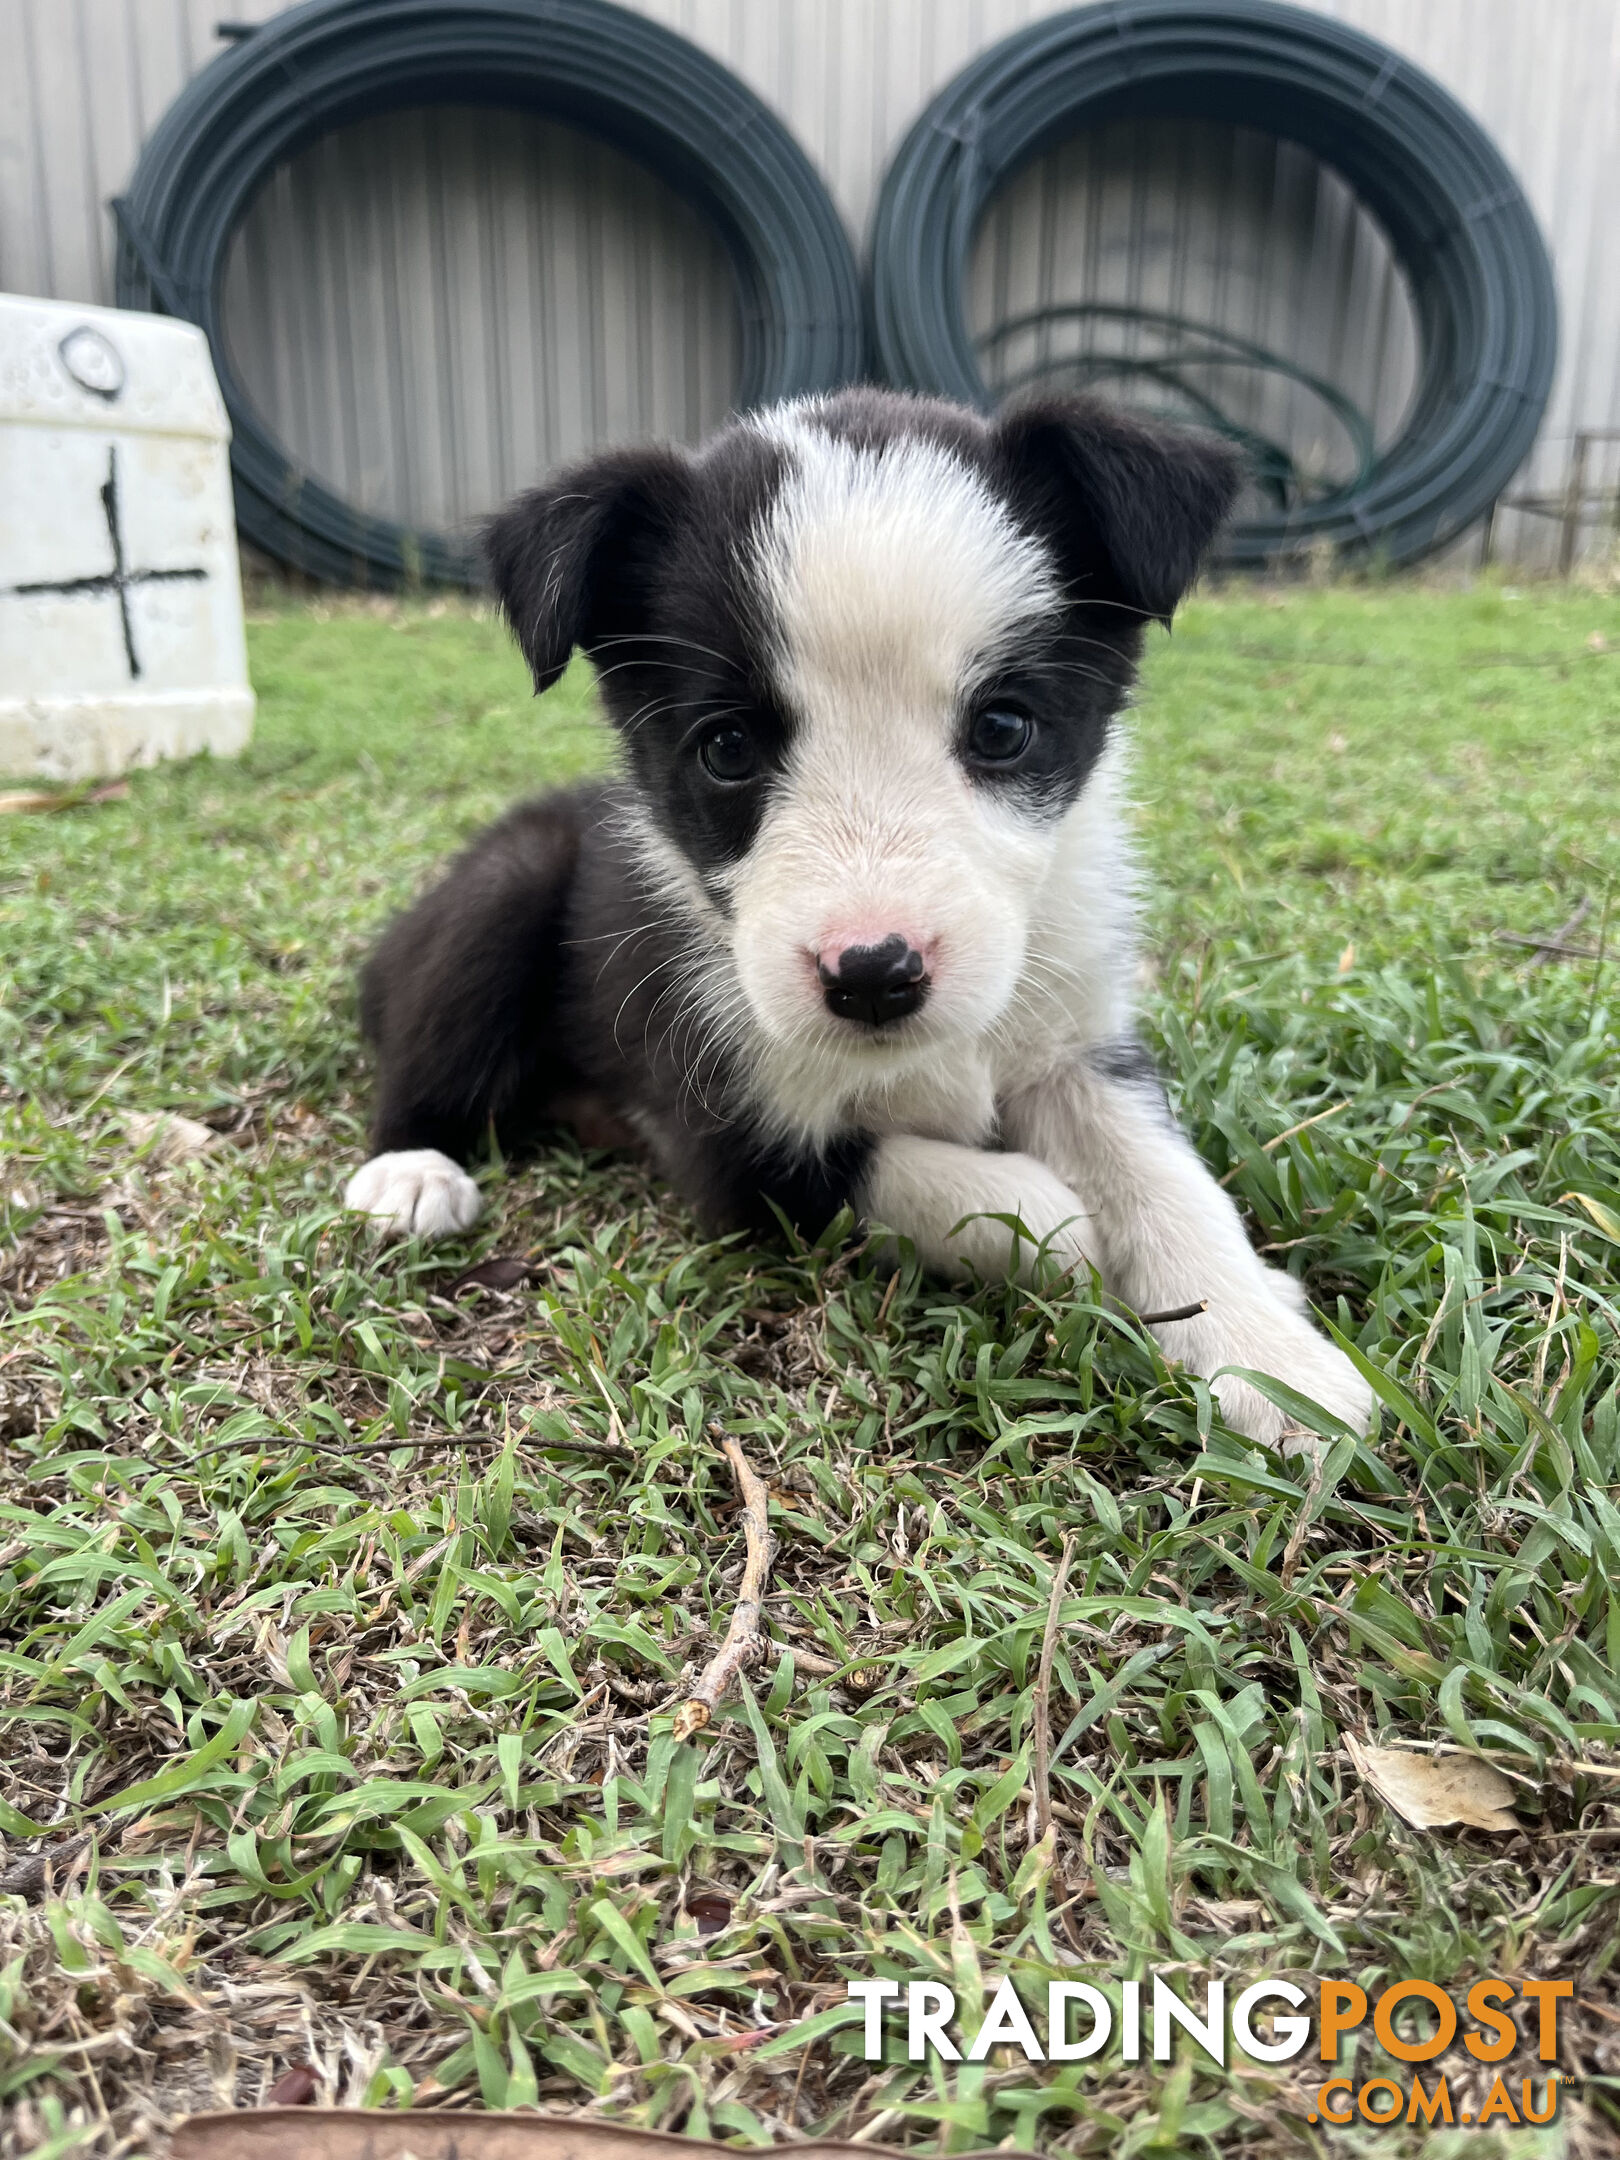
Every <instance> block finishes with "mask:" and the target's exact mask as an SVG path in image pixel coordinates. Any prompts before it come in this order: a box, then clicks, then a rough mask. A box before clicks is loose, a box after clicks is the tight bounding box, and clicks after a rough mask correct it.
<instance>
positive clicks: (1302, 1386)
mask: <svg viewBox="0 0 1620 2160" xmlns="http://www.w3.org/2000/svg"><path fill="white" fill-rule="evenodd" d="M1217 1364H1219V1365H1244V1366H1247V1367H1248V1369H1249V1370H1250V1371H1251V1372H1259V1373H1264V1374H1265V1375H1266V1377H1267V1378H1268V1379H1270V1380H1281V1381H1282V1382H1283V1383H1284V1385H1285V1386H1288V1387H1291V1388H1293V1389H1294V1390H1295V1391H1296V1393H1298V1394H1300V1395H1304V1396H1306V1397H1308V1398H1309V1400H1310V1401H1311V1402H1313V1403H1316V1404H1318V1405H1320V1407H1321V1408H1322V1409H1324V1410H1328V1411H1331V1412H1332V1414H1333V1415H1334V1416H1335V1417H1337V1418H1342V1419H1343V1420H1344V1422H1345V1424H1346V1425H1348V1426H1349V1427H1350V1428H1351V1429H1352V1431H1354V1432H1357V1433H1364V1432H1365V1431H1366V1430H1367V1428H1368V1426H1369V1425H1370V1424H1371V1422H1372V1415H1373V1392H1372V1389H1371V1388H1370V1387H1368V1385H1367V1383H1366V1381H1365V1380H1363V1379H1362V1377H1361V1375H1360V1373H1358V1372H1357V1370H1356V1368H1355V1367H1354V1366H1353V1365H1352V1364H1351V1362H1350V1360H1349V1359H1348V1358H1347V1357H1346V1356H1345V1354H1344V1352H1343V1351H1342V1350H1340V1349H1339V1348H1338V1346H1337V1345H1336V1344H1334V1343H1330V1342H1329V1341H1328V1339H1327V1337H1326V1336H1325V1335H1319V1334H1318V1333H1317V1331H1316V1329H1315V1328H1314V1327H1313V1326H1312V1325H1311V1323H1310V1321H1309V1320H1307V1319H1305V1318H1303V1317H1302V1316H1301V1315H1300V1314H1298V1313H1296V1312H1294V1311H1292V1310H1291V1309H1290V1308H1289V1307H1287V1306H1285V1305H1282V1304H1279V1305H1278V1306H1277V1307H1276V1308H1275V1311H1274V1313H1273V1314H1271V1315H1268V1316H1267V1319H1266V1322H1265V1324H1264V1325H1263V1326H1261V1327H1255V1326H1254V1325H1253V1324H1252V1322H1251V1324H1250V1325H1249V1326H1247V1327H1245V1328H1244V1329H1243V1330H1242V1331H1241V1332H1240V1333H1239V1335H1238V1336H1237V1338H1236V1339H1235V1340H1229V1341H1228V1342H1227V1343H1226V1344H1225V1345H1224V1347H1223V1348H1222V1350H1221V1353H1220V1355H1219V1357H1218V1358H1216V1359H1213V1360H1211V1362H1210V1363H1209V1364H1208V1365H1207V1366H1206V1368H1205V1370H1206V1371H1211V1372H1212V1371H1213V1370H1214V1369H1215V1366H1216V1365H1217ZM1211 1385H1212V1386H1213V1388H1214V1392H1215V1398H1216V1400H1217V1401H1218V1402H1219V1404H1220V1406H1221V1414H1222V1415H1223V1416H1224V1417H1225V1419H1226V1422H1227V1423H1228V1424H1229V1425H1231V1426H1233V1427H1235V1429H1236V1430H1237V1431H1238V1432H1240V1433H1245V1434H1247V1436H1248V1437H1249V1439H1251V1440H1259V1441H1262V1442H1263V1443H1264V1444H1265V1446H1267V1447H1274V1448H1279V1449H1280V1450H1281V1451H1282V1453H1283V1454H1285V1455H1292V1454H1312V1453H1315V1452H1317V1451H1319V1450H1320V1449H1321V1447H1322V1445H1323V1443H1322V1440H1321V1437H1320V1435H1319V1434H1316V1433H1312V1432H1309V1431H1307V1430H1305V1429H1304V1428H1302V1427H1301V1426H1300V1425H1299V1424H1298V1423H1297V1422H1296V1421H1295V1420H1294V1419H1293V1418H1291V1417H1290V1416H1289V1415H1288V1413H1287V1411H1286V1410H1279V1409H1278V1408H1277V1405H1276V1404H1275V1403H1274V1402H1269V1401H1268V1400H1267V1399H1266V1397H1265V1396H1264V1395H1262V1394H1261V1393H1260V1390H1259V1389H1258V1388H1257V1387H1254V1386H1252V1385H1251V1384H1250V1382H1249V1381H1247V1380H1240V1379H1239V1378H1238V1377H1237V1375H1236V1374H1235V1373H1224V1374H1222V1375H1221V1377H1220V1378H1219V1379H1216V1380H1213V1381H1212V1382H1211Z"/></svg>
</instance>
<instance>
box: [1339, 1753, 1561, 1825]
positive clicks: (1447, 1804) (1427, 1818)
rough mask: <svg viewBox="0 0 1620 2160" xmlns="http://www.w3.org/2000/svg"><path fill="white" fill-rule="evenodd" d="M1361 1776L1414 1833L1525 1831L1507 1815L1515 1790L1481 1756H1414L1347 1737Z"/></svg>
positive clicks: (1515, 1819) (1353, 1759) (1513, 1817)
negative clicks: (1452, 1827)
mask: <svg viewBox="0 0 1620 2160" xmlns="http://www.w3.org/2000/svg"><path fill="white" fill-rule="evenodd" d="M1344 1744H1345V1748H1346V1751H1347V1752H1348V1754H1349V1757H1350V1760H1351V1762H1352V1763H1353V1764H1354V1765H1355V1769H1356V1774H1357V1776H1358V1777H1359V1778H1360V1779H1361V1780H1362V1782H1363V1783H1364V1784H1367V1785H1370V1786H1371V1787H1372V1789H1373V1791H1374V1792H1375V1793H1377V1795H1378V1797H1379V1799H1380V1800H1382V1801H1383V1803H1384V1805H1385V1806H1386V1807H1387V1808H1391V1809H1393V1810H1394V1812H1395V1813H1396V1814H1397V1815H1399V1816H1400V1818H1401V1820H1402V1822H1406V1823H1410V1824H1411V1826H1412V1828H1413V1829H1414V1830H1438V1829H1441V1828H1443V1827H1444V1826H1445V1825H1446V1824H1448V1823H1460V1824H1461V1825H1462V1826H1463V1828H1464V1829H1467V1830H1497V1831H1510V1830H1520V1829H1522V1828H1523V1827H1524V1825H1523V1824H1522V1823H1521V1822H1520V1821H1519V1819H1518V1817H1517V1816H1516V1815H1512V1814H1510V1813H1509V1812H1508V1810H1509V1808H1510V1806H1511V1804H1512V1800H1513V1786H1512V1785H1511V1783H1510V1782H1509V1781H1508V1779H1507V1778H1505V1777H1504V1776H1503V1775H1502V1773H1501V1771H1500V1770H1493V1769H1492V1768H1491V1766H1490V1764H1489V1763H1488V1762H1481V1761H1480V1759H1479V1757H1478V1756H1477V1755H1411V1754H1408V1753H1407V1752H1406V1750H1405V1749H1404V1748H1381V1747H1368V1746H1366V1745H1365V1744H1364V1743H1363V1742H1362V1741H1360V1740H1357V1739H1356V1738H1355V1737H1354V1735H1353V1734H1351V1733H1346V1734H1345V1737H1344Z"/></svg>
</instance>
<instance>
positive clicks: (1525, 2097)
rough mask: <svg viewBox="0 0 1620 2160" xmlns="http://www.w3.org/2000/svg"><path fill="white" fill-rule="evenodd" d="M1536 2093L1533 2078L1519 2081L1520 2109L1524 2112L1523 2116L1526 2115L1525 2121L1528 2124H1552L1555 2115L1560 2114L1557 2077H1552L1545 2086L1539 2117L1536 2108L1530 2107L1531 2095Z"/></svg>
mask: <svg viewBox="0 0 1620 2160" xmlns="http://www.w3.org/2000/svg"><path fill="white" fill-rule="evenodd" d="M1534 2091H1535V2081H1534V2079H1532V2078H1521V2079H1520V2080H1519V2107H1520V2109H1521V2110H1522V2112H1523V2115H1524V2119H1525V2121H1526V2122H1533V2123H1544V2122H1551V2121H1552V2119H1553V2117H1554V2116H1555V2115H1556V2114H1557V2113H1558V2080H1557V2078H1555V2077H1550V2078H1549V2079H1548V2080H1547V2083H1546V2086H1545V2088H1544V2089H1543V2091H1542V2095H1541V2101H1542V2106H1541V2113H1540V2114H1539V2115H1538V2114H1537V2113H1536V2111H1535V2109H1534V2108H1533V2107H1532V2106H1531V2105H1530V2095H1531V2094H1532V2093H1533V2092H1534Z"/></svg>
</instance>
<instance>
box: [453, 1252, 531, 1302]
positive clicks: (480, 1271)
mask: <svg viewBox="0 0 1620 2160" xmlns="http://www.w3.org/2000/svg"><path fill="white" fill-rule="evenodd" d="M529 1273H530V1270H529V1263H528V1261H527V1260H519V1259H517V1258H516V1257H515V1256H514V1255H513V1254H511V1253H495V1254H493V1255H492V1256H491V1257H490V1258H489V1259H488V1260H480V1261H479V1263H478V1265H477V1266H476V1267H470V1268H468V1270H467V1272H466V1273H465V1274H464V1275H458V1276H457V1277H456V1279H455V1281H454V1282H453V1283H452V1284H451V1285H450V1287H449V1289H448V1290H447V1291H446V1292H445V1295H446V1296H447V1297H460V1295H461V1293H462V1291H463V1290H515V1289H516V1288H517V1286H518V1284H519V1283H525V1282H527V1281H528V1279H529Z"/></svg>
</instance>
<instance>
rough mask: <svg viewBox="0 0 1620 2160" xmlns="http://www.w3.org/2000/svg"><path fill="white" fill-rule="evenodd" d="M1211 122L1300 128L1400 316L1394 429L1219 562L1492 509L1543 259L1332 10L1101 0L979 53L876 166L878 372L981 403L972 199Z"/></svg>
mask: <svg viewBox="0 0 1620 2160" xmlns="http://www.w3.org/2000/svg"><path fill="white" fill-rule="evenodd" d="M1150 117H1151V118H1172V119H1189V120H1191V119H1198V120H1218V121H1226V122H1229V123H1232V124H1234V125H1238V126H1245V127H1252V128H1257V129H1261V130H1264V131H1265V132H1266V133H1267V134H1270V135H1273V136H1280V137H1284V138H1286V139H1287V140H1289V141H1292V142H1296V143H1299V144H1301V145H1302V146H1303V147H1304V148H1305V149H1307V150H1309V151H1310V152H1312V153H1313V154H1314V155H1315V156H1316V157H1317V158H1318V159H1320V160H1321V161H1322V163H1324V164H1326V165H1330V166H1332V167H1333V168H1334V169H1335V170H1336V171H1337V172H1339V173H1340V174H1342V175H1343V177H1344V179H1345V180H1346V181H1347V182H1348V184H1349V186H1350V187H1351V189H1352V190H1353V192H1354V193H1355V195H1356V196H1357V197H1358V198H1359V200H1360V201H1361V202H1362V203H1363V204H1364V205H1365V206H1366V208H1367V209H1368V210H1369V211H1371V213H1372V214H1373V216H1374V217H1375V218H1376V219H1377V220H1378V222H1379V224H1380V225H1381V226H1382V227H1383V229H1384V232H1385V233H1386V235H1387V236H1388V239H1389V242H1390V246H1391V248H1392V249H1393V251H1394V254H1395V256H1396V258H1397V260H1398V261H1399V263H1400V265H1401V268H1402V269H1403V271H1404V272H1405V274H1406V278H1407V281H1408V284H1409V286H1410V289H1411V295H1412V302H1413V306H1414V308H1415V311H1416V315H1417V323H1418V336H1419V345H1420V360H1419V372H1418V381H1417V385H1416V388H1415V391H1414V394H1413V397H1412V401H1411V404H1410V406H1409V409H1408V413H1407V418H1406V421H1405V424H1404V426H1403V427H1402V429H1401V432H1400V435H1399V437H1398V439H1397V440H1396V441H1394V442H1392V443H1391V444H1390V445H1389V446H1388V447H1387V448H1386V449H1385V450H1383V451H1382V452H1380V453H1379V455H1378V456H1377V458H1376V459H1375V460H1374V462H1373V465H1372V468H1371V470H1370V471H1367V472H1365V473H1363V474H1362V475H1361V476H1359V477H1358V479H1357V480H1356V481H1355V482H1354V483H1353V484H1351V485H1350V486H1348V487H1346V488H1343V489H1340V490H1338V491H1336V492H1334V493H1332V494H1329V495H1325V496H1319V497H1318V498H1317V499H1316V500H1314V501H1310V502H1304V503H1300V504H1298V505H1295V506H1291V507H1290V508H1288V509H1287V510H1286V511H1272V512H1268V513H1266V514H1264V515H1261V516H1257V517H1255V518H1253V519H1252V520H1250V521H1249V522H1247V523H1244V524H1240V525H1238V526H1236V527H1234V528H1233V530H1232V531H1231V532H1230V533H1229V534H1228V536H1227V539H1226V542H1225V557H1226V559H1227V560H1228V561H1231V562H1235V563H1245V564H1262V563H1266V562H1271V561H1274V560H1276V559H1277V558H1279V557H1283V556H1286V555H1289V554H1293V553H1297V552H1304V551H1307V550H1309V549H1311V548H1313V547H1315V546H1319V545H1321V544H1322V543H1324V542H1325V543H1328V544H1330V545H1331V546H1333V547H1335V548H1343V549H1348V550H1362V551H1374V552H1377V553H1379V554H1381V555H1382V556H1384V557H1385V558H1387V559H1388V560H1390V561H1392V562H1404V561H1408V560H1411V559H1412V558H1414V557H1416V556H1419V555H1422V554H1425V553H1427V552H1428V551H1429V550H1431V549H1433V548H1436V547H1439V546H1441V545H1442V544H1443V543H1444V542H1445V541H1446V540H1448V539H1450V538H1452V537H1453V536H1454V535H1455V534H1456V533H1458V532H1459V531H1461V530H1462V528H1463V527H1465V526H1466V525H1468V524H1470V523H1471V522H1472V521H1473V520H1474V519H1475V518H1477V517H1478V516H1480V515H1481V513H1482V512H1484V511H1485V510H1487V509H1488V508H1489V507H1490V505H1491V504H1492V503H1493V502H1494V501H1495V499H1496V497H1497V495H1498V494H1499V493H1500V492H1501V490H1502V489H1503V487H1505V486H1506V484H1507V482H1508V481H1509V479H1511V477H1512V475H1513V473H1514V472H1515V470H1516V469H1517V468H1518V466H1519V464H1520V463H1521V462H1522V460H1523V459H1524V457H1525V454H1526V453H1527V452H1528V450H1529V448H1530V445H1531V443H1532V441H1533V440H1534V438H1535V434H1536V430H1537V427H1538V426H1539V424H1540V421H1541V415H1542V410H1543V408H1544V406H1545V404H1546V401H1547V392H1548V388H1549V386H1550V384H1551V381H1552V372H1553V363H1554V360H1555V358H1556V355H1557V298H1556V293H1555V290H1554V285H1553V273H1552V265H1551V263H1550V262H1549V261H1548V258H1547V250H1546V247H1545V245H1544V243H1543V241H1542V238H1541V234H1540V231H1539V230H1538V228H1537V225H1536V221H1535V217H1534V215H1533V214H1532V212H1531V209H1530V206H1529V204H1528V203H1527V202H1526V201H1525V199H1524V195H1523V193H1522V191H1521V190H1520V188H1519V185H1518V183H1517V181H1516V180H1515V179H1514V177H1513V174H1512V173H1511V172H1510V171H1509V169H1508V167H1507V165H1506V163H1505V162H1504V161H1503V159H1502V157H1501V155H1500V153H1499V152H1498V151H1497V149H1496V147H1495V145H1494V144H1493V143H1492V142H1491V140H1490V138H1489V136H1488V135H1486V133H1485V132H1484V130H1483V129H1482V128H1481V127H1480V126H1479V125H1478V123H1477V122H1476V121H1475V120H1473V119H1472V118H1471V117H1470V116H1469V115H1468V114H1467V113H1466V112H1465V111H1464V110H1463V108H1462V107H1461V106H1460V105H1459V104H1458V103H1457V102H1456V100H1455V99H1454V98H1453V97H1451V96H1450V95H1449V94H1448V93H1447V92H1446V91H1444V90H1442V89H1441V88H1440V86H1439V84H1438V83H1436V82H1434V81H1432V80H1431V79H1430V77H1428V76H1427V75H1425V74H1424V73H1423V72H1422V71H1421V69H1419V68H1416V67H1414V66H1413V65H1412V64H1411V62H1410V61H1407V60H1403V59H1401V58H1400V56H1399V55H1398V54H1396V53H1393V52H1391V51H1390V50H1389V49H1388V48H1387V47H1386V46H1383V45H1380V44H1378V43H1377V42H1376V41H1375V40H1374V39H1372V38H1369V37H1365V36H1363V35H1362V34H1361V32H1360V31H1356V30H1350V29H1347V28H1346V27H1345V26H1344V25H1343V24H1342V23H1337V22H1332V21H1329V20H1327V19H1326V18H1325V17H1322V16H1318V15H1309V14H1306V13H1305V12H1303V11H1302V10H1300V9H1297V8H1292V7H1285V6H1281V5H1276V4H1273V0H1229V4H1227V5H1214V6H1211V5H1208V4H1205V5H1202V6H1194V5H1188V4H1186V0H1108V4H1107V5H1104V6H1098V7H1087V8H1080V9H1076V10H1075V11H1074V12H1072V13H1070V14H1065V15H1057V16H1052V17H1049V18H1047V20H1045V21H1043V22H1038V23H1035V24H1032V25H1031V26H1030V27H1029V28H1028V29H1025V30H1021V31H1019V32H1017V33H1016V34H1015V35H1014V36H1012V37H1010V38H1007V39H1006V40H1004V42H1003V43H1001V44H999V45H996V46H994V47H992V48H991V49H990V50H989V51H988V52H985V53H982V54H981V55H980V56H979V57H978V58H977V59H976V60H974V61H972V62H971V63H970V64H969V65H968V66H967V67H966V68H964V69H963V71H962V72H961V74H959V75H958V76H957V77H956V78H955V80H954V81H953V82H951V83H950V84H948V85H947V86H946V88H945V89H944V90H943V91H942V92H941V93H940V95H939V96H938V97H937V98H935V100H934V101H933V103H932V104H931V105H930V106H929V107H928V109H927V110H926V111H925V112H924V113H923V115H922V117H921V119H919V120H918V121H917V123H916V125H915V126H914V127H913V128H912V130H911V133H910V134H909V135H908V137H907V138H906V140H905V142H904V144H903V145H902V146H901V149H900V151H899V153H898V155H897V156H896V158H895V160H894V162H893V164H892V165H891V166H890V167H889V171H888V174H887V177H886V178H885V180H884V183H883V190H882V195H881V198H880V200H879V204H878V209H877V214H876V219H875V223H874V228H873V238H872V266H871V315H872V325H873V332H874V337H875V342H876V359H877V361H878V364H879V365H880V366H881V368H882V369H883V371H884V373H885V374H886V375H887V377H888V379H889V380H890V381H891V382H894V383H898V384H901V385H904V386H905V387H907V388H911V389H917V390H929V391H934V392H937V393H940V394H943V395H944V396H947V397H954V398H962V399H965V400H967V401H968V402H969V403H972V404H977V405H980V406H983V407H988V406H989V405H991V404H993V403H994V402H995V399H994V394H993V393H992V392H991V391H990V390H989V389H988V387H987V386H986V384H985V381H984V378H983V376H982V374H981V373H980V370H979V366H978V361H977V358H976V355H975V351H974V343H973V339H972V336H971V333H970V331H969V329H968V325H967V320H966V308H965V294H966V285H967V273H968V261H969V255H970V252H971V249H972V245H973V238H974V233H975V230H976V228H977V226H978V223H979V219H980V216H981V215H982V213H983V211H984V209H985V207H986V205H987V204H988V203H989V202H990V200H991V198H992V197H993V196H994V195H995V194H996V193H997V192H998V190H999V189H1000V188H1001V187H1003V186H1004V184H1005V183H1006V182H1007V181H1008V180H1009V179H1010V178H1011V177H1012V176H1013V174H1015V173H1016V172H1017V171H1018V170H1019V168H1020V167H1021V166H1023V165H1026V164H1027V163H1028V162H1029V161H1030V160H1031V159H1033V158H1036V157H1038V156H1040V155H1041V153H1042V152H1043V151H1046V150H1049V149H1051V148H1052V147H1053V146H1054V145H1056V144H1057V143H1059V142H1062V141H1064V140H1066V139H1067V138H1069V137H1071V136H1073V135H1076V134H1078V133H1080V132H1081V131H1082V130H1084V129H1088V128H1095V127H1101V126H1103V125H1104V124H1106V123H1107V122H1109V121H1112V120H1120V119H1146V118H1150Z"/></svg>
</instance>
